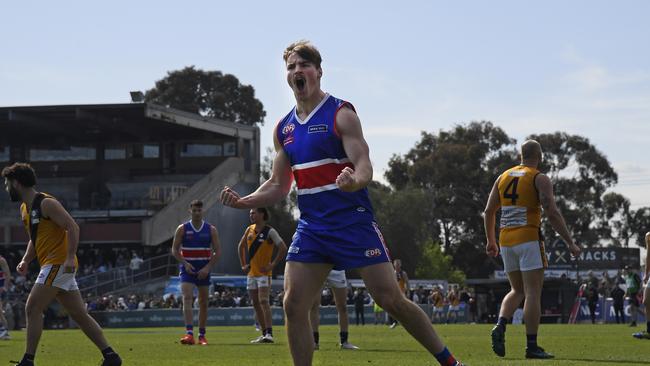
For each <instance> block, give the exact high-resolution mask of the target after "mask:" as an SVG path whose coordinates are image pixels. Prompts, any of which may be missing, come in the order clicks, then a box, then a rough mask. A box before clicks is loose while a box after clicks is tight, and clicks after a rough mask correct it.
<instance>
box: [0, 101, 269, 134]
mask: <svg viewBox="0 0 650 366" xmlns="http://www.w3.org/2000/svg"><path fill="white" fill-rule="evenodd" d="M0 130H2V131H3V133H2V136H0V144H9V143H10V142H11V140H15V139H18V140H29V141H31V142H32V143H34V144H38V143H52V142H57V143H61V144H69V143H70V142H75V141H83V142H95V141H96V142H108V141H124V140H130V141H150V140H156V139H167V138H171V139H177V138H188V139H193V138H205V137H207V136H206V133H207V134H214V135H221V136H231V137H239V138H243V139H247V140H249V139H254V138H255V135H256V133H257V130H258V128H257V127H253V126H247V125H242V124H238V123H234V122H228V121H223V120H219V119H215V118H208V117H203V116H200V115H197V114H194V113H188V112H184V111H180V110H177V109H173V108H167V107H163V106H160V105H156V104H151V103H128V104H77V105H49V106H23V107H0Z"/></svg>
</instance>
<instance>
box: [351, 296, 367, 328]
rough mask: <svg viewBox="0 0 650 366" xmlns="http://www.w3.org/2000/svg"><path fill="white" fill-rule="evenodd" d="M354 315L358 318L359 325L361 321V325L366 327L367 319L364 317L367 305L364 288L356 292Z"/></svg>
mask: <svg viewBox="0 0 650 366" xmlns="http://www.w3.org/2000/svg"><path fill="white" fill-rule="evenodd" d="M353 299H354V315H355V317H356V321H357V325H359V320H361V325H366V318H365V317H364V313H363V312H364V308H363V307H364V305H365V304H366V291H365V289H364V288H363V287H361V288H358V289H356V290H355V291H354V296H353Z"/></svg>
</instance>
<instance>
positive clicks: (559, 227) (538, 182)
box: [535, 174, 580, 256]
mask: <svg viewBox="0 0 650 366" xmlns="http://www.w3.org/2000/svg"><path fill="white" fill-rule="evenodd" d="M535 186H536V187H537V190H538V191H539V202H540V203H541V205H542V207H543V208H544V213H545V214H546V216H548V219H549V221H550V223H551V226H553V229H555V231H557V233H558V234H559V235H560V237H561V238H562V239H563V240H564V242H565V243H566V244H567V246H568V247H569V251H570V252H571V254H572V255H573V256H577V255H579V254H580V247H579V246H577V245H576V244H575V243H574V242H573V239H572V238H571V234H570V233H569V229H568V228H567V226H566V222H565V221H564V217H562V214H561V213H560V210H559V209H558V208H557V205H556V204H555V196H554V195H553V183H551V179H550V178H549V177H548V176H546V175H545V174H538V175H537V177H535Z"/></svg>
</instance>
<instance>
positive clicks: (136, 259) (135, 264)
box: [129, 251, 144, 272]
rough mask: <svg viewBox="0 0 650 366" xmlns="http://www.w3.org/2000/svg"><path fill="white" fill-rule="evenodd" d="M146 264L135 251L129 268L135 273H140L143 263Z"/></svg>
mask: <svg viewBox="0 0 650 366" xmlns="http://www.w3.org/2000/svg"><path fill="white" fill-rule="evenodd" d="M143 262H144V259H142V258H140V256H139V255H138V253H136V252H135V251H133V254H132V257H131V263H130V264H129V268H130V269H131V270H132V271H133V272H138V271H140V267H141V266H142V263H143Z"/></svg>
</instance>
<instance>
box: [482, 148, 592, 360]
mask: <svg viewBox="0 0 650 366" xmlns="http://www.w3.org/2000/svg"><path fill="white" fill-rule="evenodd" d="M541 161H542V147H541V146H540V144H539V143H538V142H537V141H534V140H528V141H525V142H524V143H523V144H522V145H521V164H519V165H517V166H515V167H513V168H511V169H508V170H506V171H505V172H504V173H503V174H501V175H500V176H499V177H498V178H497V180H496V181H495V182H494V185H493V186H492V191H491V192H490V197H489V198H488V202H487V206H486V207H485V216H484V223H485V234H486V236H487V246H486V252H487V254H488V255H490V256H497V255H498V254H499V246H498V245H497V240H496V235H495V225H496V213H497V211H498V210H499V209H501V222H500V224H499V226H500V229H501V230H500V235H499V244H500V246H501V248H500V249H501V257H502V258H503V267H504V270H505V272H506V273H507V274H508V280H509V281H510V287H511V290H510V292H509V293H508V294H507V295H506V296H505V297H504V298H503V303H502V304H501V310H500V313H499V320H498V323H497V325H496V326H495V327H494V328H493V329H492V350H493V351H494V353H496V354H497V355H498V356H500V357H503V356H505V354H506V350H505V330H506V323H507V322H508V319H510V318H512V315H513V314H514V312H515V310H516V309H517V307H518V306H519V304H521V301H522V300H524V299H525V302H524V321H525V323H526V340H527V341H526V358H552V357H553V355H551V354H549V353H546V352H545V351H544V350H543V349H542V348H541V347H539V346H538V345H537V330H538V328H539V319H540V315H541V295H542V285H543V283H544V269H545V268H546V255H545V254H544V242H543V239H542V238H541V235H540V231H539V228H540V223H541V211H542V208H544V213H545V214H546V216H547V217H548V218H549V220H550V222H551V225H552V226H553V228H554V229H555V230H556V231H557V232H558V234H560V236H561V237H562V239H564V242H565V243H566V244H567V245H568V247H569V251H570V252H571V254H572V255H574V256H577V255H578V254H580V247H578V246H577V245H576V244H575V243H574V242H573V239H572V238H571V234H570V233H569V230H568V229H567V227H566V223H565V222H564V218H563V217H562V214H561V213H560V211H559V210H558V208H557V206H556V204H555V198H554V196H553V185H552V183H551V180H550V179H549V178H548V177H547V176H546V175H545V174H543V173H541V172H540V171H539V170H538V169H537V167H538V166H539V164H540V163H541Z"/></svg>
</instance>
